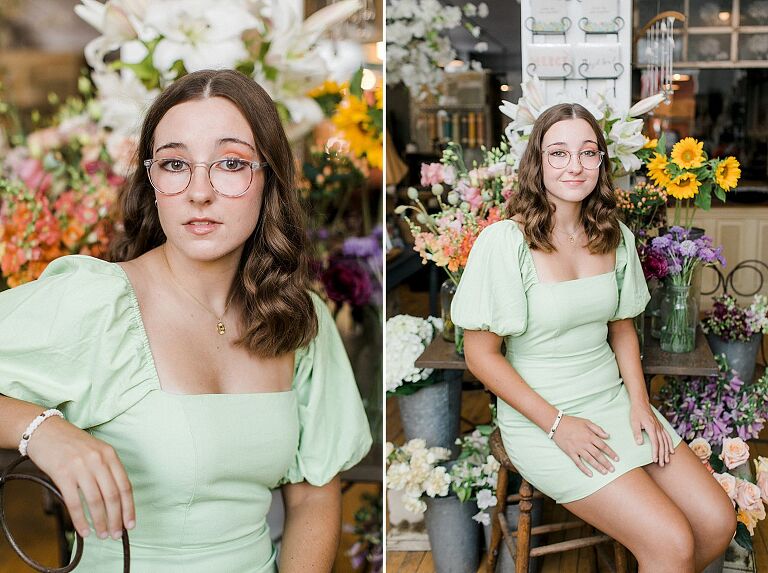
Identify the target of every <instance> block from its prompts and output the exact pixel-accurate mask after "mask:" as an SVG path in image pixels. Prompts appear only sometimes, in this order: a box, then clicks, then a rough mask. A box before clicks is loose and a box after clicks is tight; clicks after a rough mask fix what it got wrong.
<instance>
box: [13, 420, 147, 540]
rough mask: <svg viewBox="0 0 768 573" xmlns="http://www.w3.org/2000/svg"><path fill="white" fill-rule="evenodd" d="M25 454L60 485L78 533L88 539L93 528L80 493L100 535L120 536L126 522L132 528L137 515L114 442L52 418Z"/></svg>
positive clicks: (40, 428)
mask: <svg viewBox="0 0 768 573" xmlns="http://www.w3.org/2000/svg"><path fill="white" fill-rule="evenodd" d="M27 453H28V454H29V458H30V459H31V460H32V461H33V462H35V464H36V465H37V467H39V468H40V469H41V470H42V471H44V472H45V473H46V474H48V476H49V477H50V478H51V480H53V483H54V484H56V486H57V487H58V488H59V491H60V492H61V495H62V497H63V498H64V503H65V505H66V506H67V510H68V511H69V515H70V517H71V518H72V523H73V525H74V526H75V528H76V529H77V531H78V532H80V535H82V536H83V537H87V536H88V534H89V533H90V527H89V525H88V521H87V520H86V519H85V513H84V508H83V505H82V503H81V501H80V495H79V492H82V493H83V497H84V498H85V501H86V503H87V504H88V509H89V510H90V512H91V519H92V520H93V525H94V528H95V530H96V533H97V534H98V536H99V537H100V538H102V539H104V538H106V537H107V536H108V535H110V534H111V535H112V537H113V538H114V539H120V537H122V534H123V525H125V528H126V529H132V528H133V526H134V524H135V521H136V514H135V510H134V505H133V492H132V490H131V482H130V481H129V480H128V474H127V473H126V472H125V468H124V467H123V464H122V463H121V462H120V459H119V458H118V457H117V453H116V452H115V450H114V448H112V446H110V445H109V444H107V443H105V442H102V441H101V440H98V439H96V438H94V437H93V436H91V435H90V434H89V433H88V432H85V431H83V430H81V429H80V428H78V427H76V426H74V425H72V424H70V423H69V422H66V421H64V420H62V419H61V418H51V419H49V420H46V421H45V423H43V424H41V425H40V427H39V428H38V429H37V430H36V431H35V433H34V435H33V436H32V437H31V438H30V440H29V447H28V448H27Z"/></svg>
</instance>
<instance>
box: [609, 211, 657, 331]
mask: <svg viewBox="0 0 768 573" xmlns="http://www.w3.org/2000/svg"><path fill="white" fill-rule="evenodd" d="M619 226H620V227H621V237H622V239H621V244H620V245H619V247H618V248H617V249H616V285H617V287H618V290H619V303H618V305H617V307H616V313H615V314H614V315H613V317H612V318H611V319H610V320H621V319H624V318H633V317H635V316H637V315H638V314H640V313H641V312H643V310H645V307H646V305H647V304H648V301H649V300H651V295H650V294H649V292H648V285H647V284H646V282H645V275H644V274H643V267H642V265H641V264H640V256H639V255H638V254H637V248H636V247H635V236H634V235H633V234H632V231H630V230H629V228H628V227H627V226H626V225H625V224H624V223H619Z"/></svg>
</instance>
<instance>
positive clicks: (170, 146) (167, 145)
mask: <svg viewBox="0 0 768 573" xmlns="http://www.w3.org/2000/svg"><path fill="white" fill-rule="evenodd" d="M186 148H187V146H186V145H184V144H183V143H179V142H177V141H172V142H171V143H164V144H163V145H161V146H160V147H158V148H157V149H155V153H157V152H158V151H161V150H163V149H186Z"/></svg>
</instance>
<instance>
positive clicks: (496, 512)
mask: <svg viewBox="0 0 768 573" xmlns="http://www.w3.org/2000/svg"><path fill="white" fill-rule="evenodd" d="M490 444H491V453H492V454H493V457H494V458H496V460H497V461H498V462H499V463H500V464H501V468H500V469H499V479H498V482H497V486H496V506H495V507H494V508H493V512H492V516H491V545H490V548H489V550H488V573H495V568H496V559H497V556H498V552H499V545H500V544H501V541H502V539H503V540H504V543H505V545H506V546H507V548H508V549H509V552H510V554H511V555H512V556H513V557H514V560H515V573H528V560H529V559H531V558H533V557H539V556H541V555H549V554H550V553H562V552H563V551H570V550H571V549H580V548H582V547H590V546H594V545H598V544H600V543H606V542H609V541H612V542H613V551H614V557H615V560H616V573H627V553H626V549H625V548H624V546H623V545H621V543H619V542H618V541H614V540H613V539H611V537H610V536H608V535H605V534H603V533H601V534H599V535H592V536H590V537H582V538H580V539H571V540H568V541H561V542H559V543H552V544H549V545H541V546H539V547H534V548H531V537H532V536H534V535H542V534H544V533H551V532H554V531H565V530H567V529H576V528H579V527H582V526H584V525H586V523H585V522H584V521H582V520H580V519H576V518H575V517H574V519H573V520H572V521H567V522H563V523H552V524H547V525H539V526H536V527H533V528H532V527H531V508H532V507H533V504H532V503H531V500H533V499H534V498H545V497H546V496H544V494H542V493H541V492H538V491H537V492H534V491H533V487H532V486H531V484H529V483H528V482H527V481H526V480H525V479H523V482H522V484H521V485H520V492H519V493H517V494H513V495H510V496H507V483H508V479H509V472H514V473H517V470H516V469H515V467H514V466H513V465H512V462H510V460H509V457H508V456H507V452H506V450H505V449H504V444H503V442H502V441H501V433H500V432H499V429H498V428H496V429H495V430H494V431H493V433H492V434H491V437H490ZM510 502H519V504H520V519H519V521H518V523H517V531H509V527H508V525H507V520H506V518H505V509H506V507H507V503H510Z"/></svg>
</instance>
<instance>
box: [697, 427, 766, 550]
mask: <svg viewBox="0 0 768 573" xmlns="http://www.w3.org/2000/svg"><path fill="white" fill-rule="evenodd" d="M689 446H690V448H691V450H692V451H693V453H695V454H696V456H698V458H699V459H700V460H701V463H703V464H704V465H705V466H706V467H707V469H708V470H709V471H710V473H711V474H712V476H713V477H714V478H715V479H716V480H717V481H718V483H719V484H720V485H721V486H722V487H723V489H724V490H725V492H726V493H727V494H728V497H729V498H730V500H731V503H732V504H733V507H734V509H735V510H736V520H737V526H736V535H735V537H734V540H735V541H736V543H738V544H739V545H740V546H741V547H743V548H744V549H746V550H747V551H750V552H751V551H752V536H753V535H754V534H755V527H756V526H757V523H758V521H760V520H762V519H765V503H766V502H768V458H764V457H762V456H759V457H758V458H757V459H756V460H754V463H755V470H756V474H757V475H756V479H753V478H752V476H751V472H750V471H749V466H748V463H749V446H748V445H747V444H746V443H745V442H744V440H743V439H741V438H725V439H724V440H723V443H722V446H721V447H719V448H714V449H713V448H712V447H711V446H710V443H709V442H708V441H707V440H706V439H704V438H696V439H695V440H693V441H692V442H691V443H690V444H689Z"/></svg>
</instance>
